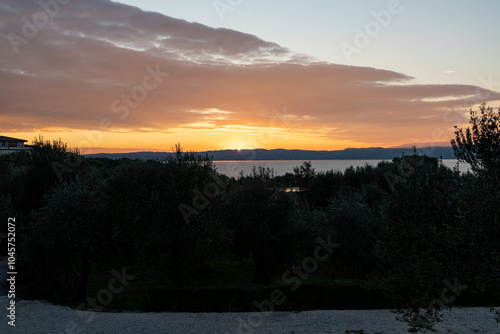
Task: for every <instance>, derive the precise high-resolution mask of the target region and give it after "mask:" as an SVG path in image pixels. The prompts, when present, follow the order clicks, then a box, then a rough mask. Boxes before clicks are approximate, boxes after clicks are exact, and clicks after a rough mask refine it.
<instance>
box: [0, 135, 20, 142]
mask: <svg viewBox="0 0 500 334" xmlns="http://www.w3.org/2000/svg"><path fill="white" fill-rule="evenodd" d="M0 141H12V142H18V143H19V142H22V143H25V142H27V140H24V139H17V138H12V137H5V136H0Z"/></svg>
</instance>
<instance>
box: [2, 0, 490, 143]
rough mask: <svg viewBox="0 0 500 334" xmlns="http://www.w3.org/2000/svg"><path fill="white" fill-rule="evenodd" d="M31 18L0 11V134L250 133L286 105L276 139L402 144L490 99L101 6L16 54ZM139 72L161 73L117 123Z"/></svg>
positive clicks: (10, 1)
mask: <svg viewBox="0 0 500 334" xmlns="http://www.w3.org/2000/svg"><path fill="white" fill-rule="evenodd" d="M37 11H40V7H39V6H38V5H37V3H36V2H34V1H33V2H32V1H19V0H7V1H4V2H3V3H2V4H0V32H1V38H0V101H1V106H0V117H1V119H2V121H1V123H0V131H3V132H12V131H25V132H28V131H39V130H40V129H47V128H61V129H67V130H73V131H79V130H99V129H100V128H102V120H103V119H108V120H111V122H112V123H113V130H111V129H110V130H109V131H128V132H134V131H138V132H144V131H146V132H147V131H156V132H157V131H169V129H177V130H178V129H182V128H191V129H192V128H196V129H206V130H210V131H213V130H214V129H217V131H219V132H224V131H233V129H234V130H237V131H247V130H248V131H250V130H251V129H254V128H261V127H269V123H270V119H272V117H274V116H273V114H272V113H271V110H273V108H276V107H281V106H287V107H288V116H285V118H286V124H283V126H281V130H280V132H283V133H289V134H291V135H293V134H295V133H297V132H301V133H310V134H311V135H313V134H314V135H317V136H318V137H319V138H324V139H332V140H353V139H355V140H357V141H362V142H388V143H389V142H394V141H398V142H409V141H411V140H413V139H414V138H415V137H418V138H420V139H421V140H429V139H430V137H431V133H432V131H433V129H435V128H437V127H443V128H450V129H451V128H452V126H453V124H452V123H450V120H449V117H448V119H447V118H446V117H444V116H445V115H444V114H445V113H449V111H450V110H456V111H457V112H463V110H465V109H467V108H468V107H470V106H472V105H473V104H477V103H480V102H483V101H487V100H495V99H500V94H498V93H496V92H492V91H489V90H487V89H483V88H479V87H475V86H471V85H415V84H412V78H411V77H409V76H406V75H404V74H402V73H396V72H392V71H387V70H380V69H374V68H366V67H351V66H344V65H336V64H331V63H325V62H319V61H316V60H314V59H312V58H311V57H308V56H306V55H302V54H298V53H295V52H292V51H291V50H289V49H287V48H284V47H281V46H279V45H277V44H275V43H271V42H267V41H264V40H261V39H259V38H258V37H257V36H254V35H250V34H245V33H241V32H237V31H233V30H228V29H215V28H211V27H207V26H204V25H201V24H198V23H190V22H186V21H184V20H180V19H175V18H171V17H167V16H164V15H161V14H158V13H152V12H143V11H141V10H140V9H138V8H136V7H131V6H126V5H122V4H118V3H114V2H111V1H107V0H72V1H71V2H69V3H68V4H66V5H64V6H63V5H61V6H60V8H59V11H58V13H57V15H56V16H54V17H53V18H52V19H51V22H50V24H47V25H46V26H44V27H43V29H39V31H38V33H37V35H36V36H35V37H33V38H30V39H28V42H27V43H24V44H20V45H19V46H18V48H19V50H18V52H17V53H16V52H15V50H14V48H13V47H12V41H11V40H9V38H8V35H9V33H15V34H18V35H20V36H22V34H23V32H22V30H23V24H24V23H23V19H22V18H23V17H26V18H28V19H32V18H33V14H35V13H36V12H37ZM11 36H12V35H11ZM148 66H149V67H151V68H157V67H158V68H160V69H161V71H165V72H168V73H169V76H168V77H166V78H164V80H163V82H162V83H161V85H159V86H158V87H157V88H156V89H155V90H151V91H150V92H148V95H147V98H145V99H144V100H143V101H141V102H140V103H138V104H137V107H135V108H130V112H129V113H128V114H127V117H121V118H120V117H119V116H120V115H118V114H117V113H116V112H114V111H113V109H112V107H111V105H112V102H113V101H114V100H116V99H117V98H120V96H122V95H123V94H125V95H127V94H128V95H130V94H131V92H132V90H133V88H134V87H135V86H137V85H139V84H141V83H142V82H143V80H144V76H145V68H146V67H148ZM445 72H446V73H453V72H454V71H444V72H443V73H445ZM332 129H338V130H337V131H335V130H332ZM101 130H102V129H101Z"/></svg>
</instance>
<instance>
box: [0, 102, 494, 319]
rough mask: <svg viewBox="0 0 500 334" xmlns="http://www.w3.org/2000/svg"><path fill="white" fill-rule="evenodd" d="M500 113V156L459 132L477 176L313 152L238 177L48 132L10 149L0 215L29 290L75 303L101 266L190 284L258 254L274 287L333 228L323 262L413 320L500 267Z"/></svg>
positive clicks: (203, 159)
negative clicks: (331, 164)
mask: <svg viewBox="0 0 500 334" xmlns="http://www.w3.org/2000/svg"><path fill="white" fill-rule="evenodd" d="M484 108H485V107H484V106H483V111H484V110H485V109H484ZM487 111H488V110H486V112H487ZM487 116H488V115H487ZM493 116H494V114H493V112H492V111H491V110H490V114H489V117H490V118H491V117H493ZM474 117H476V120H477V119H479V117H480V116H478V115H477V114H474V115H473V114H472V113H471V119H472V120H471V129H472V130H474V123H473V120H474ZM482 117H483V118H484V117H485V116H484V113H483V116H482ZM498 124H500V123H499V122H498V119H497V123H496V125H497V130H496V135H497V138H496V139H491V138H490V139H491V140H496V142H492V141H490V142H486V144H485V145H486V146H487V145H489V148H492V147H493V148H494V149H496V150H497V151H494V150H493V151H494V152H496V153H495V154H497V155H496V156H491V154H490V155H488V153H487V152H491V150H490V151H488V150H487V149H485V148H484V147H482V146H481V145H480V143H479V142H477V141H476V142H474V143H475V145H476V146H474V147H467V143H468V142H467V136H468V135H469V137H470V136H472V137H473V136H474V132H472V134H471V133H470V132H469V134H468V135H467V133H465V131H464V132H461V131H462V130H461V129H458V130H457V133H456V135H457V138H456V140H454V141H453V142H452V144H453V147H454V149H455V152H456V154H457V156H458V157H459V158H460V159H463V161H466V160H467V159H469V160H470V158H471V157H470V156H469V157H466V156H465V155H466V154H468V153H467V152H471V150H472V151H473V150H474V149H476V151H474V152H476V155H474V156H472V158H474V159H477V161H476V162H479V163H478V164H477V166H474V164H473V171H474V173H468V174H461V173H460V172H459V171H458V170H451V169H449V168H447V167H445V166H444V165H443V164H441V163H440V161H439V160H438V159H436V158H430V157H427V156H422V155H418V154H416V153H415V154H412V155H407V156H400V157H397V158H394V159H393V161H392V162H382V163H379V164H378V165H377V166H375V167H374V166H370V165H366V166H364V167H358V168H348V169H347V170H345V171H344V172H333V171H331V172H324V173H323V172H322V173H316V172H315V171H314V168H313V166H312V165H311V163H308V162H304V164H303V165H302V166H297V167H296V168H295V169H294V171H291V172H290V173H288V174H286V175H284V176H275V175H274V174H273V171H272V170H270V169H266V168H262V167H257V168H255V169H254V171H253V173H252V174H251V175H247V176H241V177H239V178H238V179H234V178H228V177H226V176H224V175H222V174H219V173H218V172H217V170H216V169H215V167H214V164H213V162H212V160H211V159H210V157H208V156H201V155H197V154H195V153H190V152H182V149H181V147H180V146H177V147H176V149H175V155H174V156H173V157H171V158H169V159H167V160H164V161H155V160H150V161H140V160H128V159H121V160H111V159H107V158H84V157H82V156H81V155H79V153H78V152H77V151H76V152H70V151H69V150H68V149H67V147H66V145H65V144H64V143H62V142H61V141H59V142H48V141H44V140H43V138H38V139H36V140H35V141H34V143H33V148H32V150H29V151H22V152H19V153H16V154H10V155H6V156H1V157H0V174H1V175H2V178H1V179H0V191H1V193H0V195H1V198H0V200H1V201H0V213H1V217H4V218H2V220H3V221H7V217H16V222H17V224H16V226H17V234H16V237H17V238H16V241H17V243H18V246H17V248H18V254H19V255H18V262H19V264H20V265H21V266H22V267H21V269H20V270H19V275H20V276H19V277H20V278H22V282H23V285H24V287H25V291H26V293H27V294H28V292H29V296H30V297H31V298H42V299H48V300H52V301H57V302H62V303H68V304H73V305H78V304H79V303H80V302H82V301H85V298H86V297H87V294H88V284H89V282H91V281H92V279H93V275H97V273H99V272H105V271H107V272H109V270H111V269H114V268H122V267H128V268H139V269H137V270H140V268H148V269H149V270H152V271H154V272H156V273H157V275H158V276H160V277H163V278H164V279H165V280H171V281H172V282H174V284H175V285H176V286H177V287H179V288H188V287H189V286H190V282H192V281H193V280H194V279H196V278H197V277H199V276H200V275H204V273H205V272H207V271H210V270H211V264H212V263H213V262H214V261H216V260H221V259H223V260H243V259H247V260H248V259H250V260H251V261H252V263H253V264H254V267H253V268H254V270H253V271H252V274H251V275H252V277H251V280H252V281H253V283H255V284H259V285H266V284H269V283H270V282H271V281H272V280H273V277H278V279H279V278H280V277H281V276H282V274H283V272H284V271H285V270H286V269H287V268H290V266H298V267H300V265H301V263H302V260H303V259H304V258H305V257H307V256H309V255H311V254H312V252H313V250H314V249H315V247H316V246H317V243H318V241H317V239H318V237H321V238H323V239H325V240H326V239H327V237H328V238H331V240H332V241H333V242H335V243H338V244H340V246H339V247H338V248H337V249H336V250H335V253H334V254H333V255H332V256H331V257H330V258H329V259H328V260H327V261H325V263H324V264H321V265H322V266H324V267H326V270H327V273H328V276H329V279H331V280H338V279H357V280H366V281H369V282H371V283H372V284H374V285H377V286H378V287H380V289H382V290H383V292H384V294H385V296H386V297H387V298H388V300H390V301H391V303H392V304H391V306H392V307H399V308H405V309H408V310H411V312H407V313H404V316H405V317H407V318H406V319H407V320H409V321H410V320H411V321H414V322H415V321H417V320H418V319H420V318H419V317H421V314H420V313H419V312H418V310H419V309H422V308H425V309H426V310H427V311H429V310H430V309H432V308H433V307H436V308H438V307H439V306H442V304H448V303H449V302H448V301H447V300H449V299H451V297H450V296H459V295H460V291H461V290H463V289H465V287H467V289H469V290H470V291H476V290H477V291H479V290H480V289H482V288H483V287H484V285H485V284H487V282H491V281H495V279H498V277H500V275H499V263H500V243H499V242H498V240H500V226H499V224H498V218H497V216H498V203H499V194H500V192H499V186H498V184H499V183H498V177H497V173H498V171H499V169H497V168H498V163H499V162H498V161H499V160H498V159H499V156H500V153H499V151H498V146H499V145H500V144H499V142H498ZM490 127H491V124H490ZM476 130H478V129H477V126H476ZM479 130H481V129H479ZM483 131H486V132H487V130H485V129H483ZM478 133H479V132H478ZM483 134H484V132H483ZM494 134H495V133H494ZM461 135H462V137H461ZM478 138H479V137H478ZM481 138H485V137H484V136H483V137H481ZM461 140H462V141H461ZM488 140H489V139H488ZM495 145H496V146H495ZM486 146H485V147H486ZM481 147H482V148H481ZM486 148H488V147H486ZM481 149H483V151H481ZM478 152H479V153H478ZM485 152H486V153H485ZM461 154H462V155H461ZM466 158H467V159H466ZM488 159H489V160H488ZM472 162H474V161H472ZM290 187H298V188H299V189H300V191H296V192H289V191H286V190H287V189H288V188H290ZM228 279H230V278H228ZM497 281H498V280H497ZM450 286H451V287H450ZM445 288H448V289H449V290H447V292H446V293H445V295H446V296H445V297H442V291H443V289H445ZM453 288H454V289H455V290H453ZM453 294H454V295H453ZM498 297H499V296H498V295H497V296H496V298H497V299H496V301H495V300H493V301H492V302H493V303H498V302H499V300H498ZM443 298H444V299H447V300H443ZM436 300H438V302H436ZM439 301H440V302H439ZM488 302H490V301H488ZM430 304H432V307H430V308H429V305H430ZM415 310H417V311H415ZM427 314H429V312H427Z"/></svg>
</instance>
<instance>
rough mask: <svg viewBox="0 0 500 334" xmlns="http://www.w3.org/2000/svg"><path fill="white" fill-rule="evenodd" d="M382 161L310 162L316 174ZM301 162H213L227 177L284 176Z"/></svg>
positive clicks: (464, 166)
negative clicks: (263, 172) (264, 171)
mask: <svg viewBox="0 0 500 334" xmlns="http://www.w3.org/2000/svg"><path fill="white" fill-rule="evenodd" d="M380 161H383V160H311V164H312V167H313V168H314V169H315V170H316V172H326V171H330V170H335V171H344V170H345V169H346V168H348V167H350V166H353V167H355V168H356V167H358V166H364V165H366V164H368V165H372V166H376V165H377V164H378V163H379V162H380ZM303 162H304V161H303V160H242V161H215V166H216V167H217V170H218V171H219V172H220V173H222V174H225V175H227V176H232V177H237V176H238V175H239V174H240V173H241V172H243V174H244V175H248V174H251V172H252V168H253V167H254V166H263V167H269V168H272V169H274V171H275V173H276V175H285V174H286V173H293V168H294V167H296V166H300V165H302V164H303ZM443 164H444V165H445V166H447V167H449V168H453V167H455V166H456V164H457V160H455V159H443ZM459 169H460V171H461V172H464V173H465V172H467V170H468V169H470V166H469V165H468V164H460V165H459Z"/></svg>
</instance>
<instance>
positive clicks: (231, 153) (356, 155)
mask: <svg viewBox="0 0 500 334" xmlns="http://www.w3.org/2000/svg"><path fill="white" fill-rule="evenodd" d="M417 151H418V153H419V154H421V155H423V154H425V155H428V156H431V157H436V158H443V159H455V156H454V155H453V149H452V148H451V147H442V146H435V147H423V148H420V149H417ZM200 153H207V154H208V155H209V156H211V157H213V159H214V160H215V161H223V160H372V159H373V160H392V158H394V157H398V156H401V154H403V153H404V154H405V155H410V154H412V149H411V148H382V147H370V148H346V149H344V150H337V151H307V150H285V149H275V150H265V149H255V150H240V151H238V150H221V151H207V152H200ZM86 156H87V157H92V158H111V159H121V158H128V159H140V160H150V159H158V160H163V159H166V158H168V157H171V156H173V153H167V152H133V153H99V154H88V155H86Z"/></svg>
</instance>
